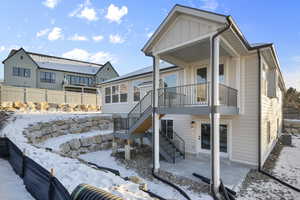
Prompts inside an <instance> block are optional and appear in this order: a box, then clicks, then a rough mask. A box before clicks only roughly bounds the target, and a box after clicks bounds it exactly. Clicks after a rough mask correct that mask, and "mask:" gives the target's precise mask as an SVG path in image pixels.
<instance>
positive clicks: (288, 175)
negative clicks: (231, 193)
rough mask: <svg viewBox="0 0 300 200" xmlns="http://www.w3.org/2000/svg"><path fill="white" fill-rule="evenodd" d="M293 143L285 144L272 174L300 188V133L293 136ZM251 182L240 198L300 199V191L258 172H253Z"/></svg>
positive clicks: (244, 199) (245, 199) (241, 199)
mask: <svg viewBox="0 0 300 200" xmlns="http://www.w3.org/2000/svg"><path fill="white" fill-rule="evenodd" d="M292 137H293V138H292V145H293V146H291V147H289V146H284V147H283V149H282V150H281V152H280V154H279V156H278V159H277V161H276V163H275V167H274V169H272V172H271V173H272V174H273V175H274V176H275V177H277V178H279V179H281V180H283V181H285V182H287V183H289V184H291V185H293V186H295V187H298V188H300V134H298V135H293V136H292ZM251 177H252V178H250V179H249V180H250V182H251V183H250V184H249V185H248V187H247V188H246V189H245V191H242V192H241V193H242V194H241V195H240V196H239V198H238V200H249V199H250V200H252V199H253V200H254V199H261V200H265V199H267V200H269V199H270V200H282V199H288V200H298V199H300V193H298V192H296V191H294V190H292V189H290V188H288V187H286V186H283V185H282V184H280V183H279V182H277V181H275V180H273V179H271V178H268V177H266V176H263V175H262V174H260V173H258V172H256V173H252V174H251Z"/></svg>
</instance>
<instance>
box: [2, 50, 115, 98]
mask: <svg viewBox="0 0 300 200" xmlns="http://www.w3.org/2000/svg"><path fill="white" fill-rule="evenodd" d="M3 64H4V83H3V84H5V85H11V86H18V87H29V88H43V89H53V90H66V91H75V92H88V93H96V92H97V89H96V88H97V84H99V83H101V82H103V81H105V80H107V79H111V78H114V77H117V76H119V75H118V73H117V72H116V70H115V69H114V67H113V66H112V65H111V63H110V62H109V61H108V62H106V63H105V64H104V65H102V64H96V63H90V62H84V61H79V60H73V59H67V58H61V57H56V56H50V55H44V54H39V53H33V52H28V51H26V50H25V49H23V48H20V49H19V50H12V51H11V52H10V54H9V55H8V57H7V58H6V59H5V60H4V61H3Z"/></svg>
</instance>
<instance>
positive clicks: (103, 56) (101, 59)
mask: <svg viewBox="0 0 300 200" xmlns="http://www.w3.org/2000/svg"><path fill="white" fill-rule="evenodd" d="M90 60H91V61H92V62H95V63H102V64H104V63H106V62H107V61H110V62H111V63H116V61H117V60H116V58H114V56H113V55H111V54H110V53H108V52H103V51H99V52H97V53H95V54H93V55H91V57H90Z"/></svg>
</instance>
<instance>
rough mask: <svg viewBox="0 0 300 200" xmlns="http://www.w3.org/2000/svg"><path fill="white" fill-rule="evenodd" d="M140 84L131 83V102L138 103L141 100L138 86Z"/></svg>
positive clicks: (137, 82) (138, 82)
mask: <svg viewBox="0 0 300 200" xmlns="http://www.w3.org/2000/svg"><path fill="white" fill-rule="evenodd" d="M141 83H142V82H141V81H140V80H138V81H134V82H133V101H140V99H141V91H140V87H139V85H140V84H141Z"/></svg>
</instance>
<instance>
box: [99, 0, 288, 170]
mask: <svg viewBox="0 0 300 200" xmlns="http://www.w3.org/2000/svg"><path fill="white" fill-rule="evenodd" d="M224 27H227V28H228V29H224ZM223 29H224V32H222V33H221V34H220V35H219V36H217V40H216V41H215V43H214V48H212V45H211V42H212V38H213V36H214V35H215V34H216V33H217V32H218V31H220V30H223ZM142 51H143V52H144V53H145V55H149V56H152V57H153V58H154V65H155V66H154V68H155V69H158V68H159V67H160V71H159V70H155V72H156V73H155V76H153V73H152V72H153V67H147V68H143V69H141V70H138V71H135V72H132V73H129V74H127V75H124V76H120V77H117V78H114V79H111V80H107V81H105V82H103V83H102V84H101V85H100V86H101V93H102V98H103V100H102V102H103V107H102V109H103V112H104V113H125V114H126V115H125V116H126V117H127V118H125V119H120V121H119V122H118V121H117V120H116V123H115V125H116V126H115V136H116V137H119V138H123V139H134V138H138V137H144V136H145V137H147V135H148V136H149V133H147V132H148V131H151V129H150V128H151V127H152V123H153V121H152V112H153V110H152V100H153V99H152V96H151V94H152V92H147V91H150V90H152V88H153V83H152V80H153V78H154V77H157V76H160V78H159V79H160V81H159V84H157V82H156V84H155V86H157V85H159V89H158V97H157V98H158V104H157V105H156V106H157V109H154V110H155V113H156V114H158V115H159V118H155V120H160V122H159V123H160V139H159V141H160V142H159V150H160V151H159V152H160V155H161V156H163V157H164V158H165V159H166V160H168V161H170V162H174V161H177V159H180V158H182V157H183V156H186V158H195V157H201V155H202V154H203V153H209V152H210V151H209V150H210V147H211V143H210V137H211V135H210V117H209V115H210V108H211V107H210V99H211V95H210V94H211V87H210V85H211V71H212V70H211V69H212V64H211V62H210V61H211V59H212V57H211V56H210V55H211V53H210V52H214V55H216V56H218V55H219V59H218V57H217V58H216V57H214V63H215V64H214V65H213V66H214V67H216V66H218V68H219V74H218V75H217V73H215V75H216V76H217V77H218V78H219V79H218V80H219V104H220V106H218V112H219V113H220V151H221V155H222V156H223V157H225V158H227V159H228V160H230V161H235V162H240V163H245V164H249V165H253V166H258V165H263V163H264V161H265V159H266V158H267V156H268V154H269V152H270V151H271V150H272V148H273V145H274V144H275V141H276V139H277V137H278V133H280V132H281V129H282V102H283V101H282V100H283V94H284V91H285V84H284V80H283V77H282V74H281V71H280V66H279V62H278V58H277V55H276V51H275V48H274V46H273V44H270V43H267V44H265V43H264V44H249V43H248V41H247V40H246V39H245V37H244V36H243V34H242V32H241V30H240V29H239V27H238V26H237V25H236V23H235V22H234V20H233V19H232V17H230V16H225V15H220V14H216V13H212V12H207V11H203V10H198V9H194V8H189V7H185V6H179V5H176V6H175V7H174V8H173V10H172V11H171V12H170V13H169V15H168V16H167V18H166V19H165V20H164V21H163V23H162V24H161V25H160V26H159V28H158V29H157V30H156V32H155V33H154V34H153V35H152V37H151V38H150V40H149V41H148V42H147V44H146V45H145V47H144V48H143V50H142ZM160 60H164V61H166V62H168V63H172V65H167V64H166V63H161V62H160ZM216 63H217V64H216ZM155 80H157V78H156V79H155ZM155 120H154V121H155ZM124 130H125V132H124ZM155 130H156V129H155ZM149 139H150V140H151V137H149ZM166 141H167V142H166ZM169 144H171V145H169ZM155 151H156V150H154V152H155ZM154 155H155V159H158V158H157V155H156V154H155V153H154ZM157 164H158V163H156V164H155V165H157ZM158 166H159V164H158ZM156 167H157V166H156Z"/></svg>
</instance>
